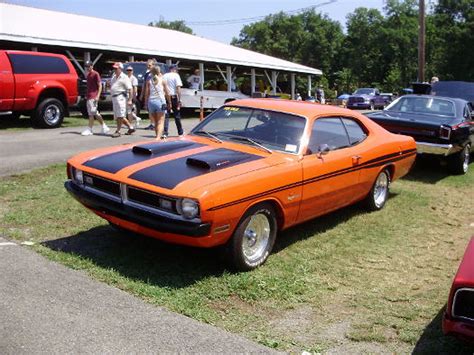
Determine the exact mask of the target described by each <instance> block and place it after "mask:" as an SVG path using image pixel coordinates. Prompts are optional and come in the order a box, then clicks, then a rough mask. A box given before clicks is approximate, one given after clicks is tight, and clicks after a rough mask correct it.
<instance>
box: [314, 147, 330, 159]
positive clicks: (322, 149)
mask: <svg viewBox="0 0 474 355" xmlns="http://www.w3.org/2000/svg"><path fill="white" fill-rule="evenodd" d="M330 151H331V148H329V146H328V145H327V144H321V145H320V146H319V147H318V153H317V157H318V158H320V159H321V158H322V156H323V155H326V154H328V153H329V152H330Z"/></svg>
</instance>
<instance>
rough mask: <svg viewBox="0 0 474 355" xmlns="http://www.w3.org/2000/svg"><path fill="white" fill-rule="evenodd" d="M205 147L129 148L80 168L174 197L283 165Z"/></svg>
mask: <svg viewBox="0 0 474 355" xmlns="http://www.w3.org/2000/svg"><path fill="white" fill-rule="evenodd" d="M239 146H242V145H239V144H233V143H228V144H227V143H226V142H224V143H221V144H217V143H216V144H205V143H202V141H199V140H193V139H191V138H185V139H179V140H174V141H168V142H153V143H149V142H146V143H143V144H137V145H130V146H127V148H126V149H121V150H118V151H112V152H107V153H104V154H93V155H92V156H90V157H86V158H85V159H84V160H83V162H82V163H81V168H82V169H83V170H84V171H87V172H89V173H91V174H94V175H99V176H101V177H105V178H108V179H110V180H113V181H118V182H121V183H126V184H127V185H132V186H136V187H140V188H143V189H146V190H151V191H156V192H158V193H165V194H168V195H174V196H189V195H190V193H191V192H192V191H195V190H198V189H202V188H203V187H205V186H208V185H210V184H214V183H218V182H222V181H224V180H228V179H231V178H235V177H238V176H240V175H246V174H251V173H254V172H255V171H260V170H262V169H267V168H269V167H271V166H275V165H278V164H281V163H283V162H284V157H283V156H282V154H278V153H275V154H269V153H265V152H263V151H259V150H257V149H253V148H251V147H248V146H242V149H239Z"/></svg>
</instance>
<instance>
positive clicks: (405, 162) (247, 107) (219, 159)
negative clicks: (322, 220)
mask: <svg viewBox="0 0 474 355" xmlns="http://www.w3.org/2000/svg"><path fill="white" fill-rule="evenodd" d="M415 154H416V145H415V141H414V140H413V138H411V137H406V136H402V135H395V134H391V133H389V132H388V131H386V130H385V129H384V128H382V127H380V126H379V125H377V124H376V123H374V122H372V121H371V120H369V119H368V118H366V117H365V116H363V115H361V114H359V113H357V112H353V111H351V110H346V109H341V108H338V107H334V106H327V105H316V104H313V103H308V102H300V101H287V100H272V99H247V100H237V101H233V102H230V103H228V104H227V105H225V106H222V107H221V108H219V109H217V110H216V111H214V112H213V113H212V114H211V115H209V116H208V117H207V118H206V119H205V120H204V121H202V122H201V123H200V124H198V125H197V126H196V127H195V128H194V129H193V130H192V131H191V132H190V134H188V135H186V136H184V137H180V138H175V139H168V140H167V141H161V142H159V141H152V142H150V141H146V142H143V143H140V144H133V145H132V144H131V145H122V146H118V147H113V148H105V149H99V150H95V151H91V152H86V153H82V154H79V155H77V156H75V157H73V158H71V159H70V160H69V161H68V168H67V169H68V177H69V180H68V181H66V183H65V186H66V189H67V190H68V191H69V192H70V193H71V194H72V195H73V196H74V197H75V198H76V199H77V200H78V201H79V202H81V203H82V204H83V205H84V206H86V207H88V208H89V209H91V210H92V211H93V212H94V213H96V214H97V215H99V216H101V217H103V218H105V219H106V220H107V221H109V222H110V223H111V224H113V225H117V226H119V227H121V228H124V229H127V230H130V231H134V232H138V233H141V234H144V235H147V236H150V237H154V238H158V239H161V240H165V241H168V242H173V243H179V244H187V245H192V246H198V247H214V246H221V249H222V253H223V254H224V255H225V256H226V257H227V260H229V262H230V264H231V265H232V266H233V267H234V268H236V269H238V270H250V269H253V268H255V267H257V266H259V265H261V264H262V263H264V262H265V260H266V259H267V257H268V255H269V254H270V252H271V250H272V247H273V244H274V241H275V237H276V234H277V231H279V230H282V229H285V228H288V227H291V226H294V225H295V224H298V223H301V222H304V221H307V220H309V219H312V218H314V217H316V216H320V215H322V214H325V213H328V212H331V211H333V210H336V209H338V208H341V207H343V206H346V205H349V204H352V203H354V202H357V201H361V200H365V202H366V205H367V206H368V208H369V209H371V210H378V209H381V208H382V207H383V206H384V204H385V202H386V200H387V198H388V195H389V194H388V189H389V185H390V182H391V181H393V180H395V179H397V178H399V177H401V176H403V175H405V174H406V173H407V172H408V171H409V169H410V168H411V166H412V164H413V162H414V160H415Z"/></svg>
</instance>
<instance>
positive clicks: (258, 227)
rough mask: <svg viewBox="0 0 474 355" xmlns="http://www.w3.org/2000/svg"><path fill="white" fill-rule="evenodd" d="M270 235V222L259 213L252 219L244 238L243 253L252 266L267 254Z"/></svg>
mask: <svg viewBox="0 0 474 355" xmlns="http://www.w3.org/2000/svg"><path fill="white" fill-rule="evenodd" d="M270 233H271V227H270V222H269V220H268V218H267V216H266V215H265V214H263V213H257V214H254V215H253V216H252V217H251V218H250V221H249V223H248V224H247V227H246V228H245V230H244V235H243V238H242V252H243V254H244V257H245V259H247V261H248V262H249V263H250V264H251V263H254V262H255V261H257V260H259V259H260V258H261V257H262V256H264V254H265V253H266V252H267V249H268V243H269V241H270Z"/></svg>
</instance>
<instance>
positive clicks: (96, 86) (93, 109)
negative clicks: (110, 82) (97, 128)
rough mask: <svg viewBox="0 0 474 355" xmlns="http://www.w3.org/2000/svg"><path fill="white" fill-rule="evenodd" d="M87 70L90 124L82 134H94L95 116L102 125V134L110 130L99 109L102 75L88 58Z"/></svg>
mask: <svg viewBox="0 0 474 355" xmlns="http://www.w3.org/2000/svg"><path fill="white" fill-rule="evenodd" d="M85 67H86V70H87V93H86V105H87V114H88V116H89V126H88V127H87V128H86V129H85V130H84V131H82V133H81V135H82V136H92V135H93V134H94V133H93V132H92V127H93V126H94V118H96V119H97V121H99V123H100V124H101V126H102V134H106V133H108V132H109V131H110V129H109V127H107V125H106V124H105V122H104V120H103V118H102V116H101V115H100V113H99V111H98V110H97V105H98V102H99V98H100V94H101V92H102V85H101V81H100V75H99V73H98V72H96V71H95V70H94V64H93V63H92V62H91V61H90V60H88V61H86V63H85Z"/></svg>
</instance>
